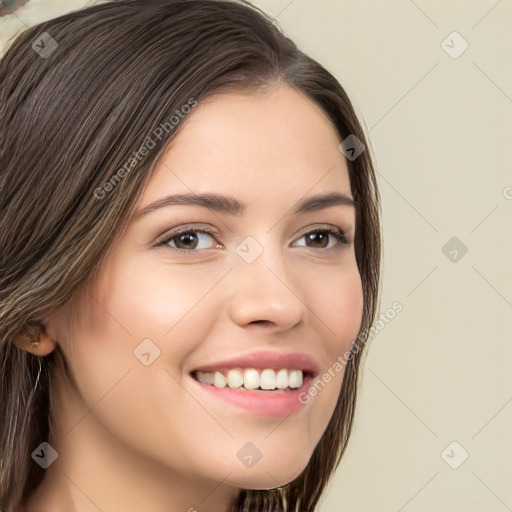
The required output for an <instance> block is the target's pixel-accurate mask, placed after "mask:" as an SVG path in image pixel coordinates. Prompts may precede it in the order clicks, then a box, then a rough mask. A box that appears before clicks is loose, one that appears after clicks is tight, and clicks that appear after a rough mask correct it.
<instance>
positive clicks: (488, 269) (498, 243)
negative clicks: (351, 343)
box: [0, 0, 512, 512]
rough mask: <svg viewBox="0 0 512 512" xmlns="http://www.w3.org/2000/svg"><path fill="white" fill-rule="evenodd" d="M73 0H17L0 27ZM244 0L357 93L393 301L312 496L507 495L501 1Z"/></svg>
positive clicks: (510, 218) (377, 507) (507, 74)
mask: <svg viewBox="0 0 512 512" xmlns="http://www.w3.org/2000/svg"><path fill="white" fill-rule="evenodd" d="M85 3H86V2H85V1H74V2H72V1H66V2H64V1H43V0H39V1H37V0H32V2H31V3H30V5H29V6H28V7H27V8H25V9H23V10H21V11H20V12H19V13H16V16H8V17H6V18H4V19H3V20H1V21H0V23H1V25H0V44H5V41H6V40H7V39H8V37H9V36H10V35H11V34H13V33H14V32H15V31H16V30H19V29H22V28H23V27H24V26H25V24H30V23H33V22H34V21H36V20H38V19H41V16H44V17H45V18H46V17H52V16H54V15H56V14H57V13H59V12H64V11H65V10H69V9H71V8H72V7H74V6H77V5H84V4H85ZM255 3H256V4H257V5H259V6H260V7H262V8H263V9H264V10H267V11H268V12H270V13H272V14H274V15H275V16H277V19H278V21H279V23H280V24H281V25H282V27H283V28H284V30H285V31H286V32H287V33H288V34H289V35H290V36H291V37H292V38H293V39H294V40H295V41H296V42H297V43H298V44H299V46H301V47H302V49H303V50H304V51H306V52H307V53H309V54H310V55H311V56H313V57H315V58H316V59H317V60H319V61H320V62H321V63H322V64H324V65H325V66H326V67H327V68H328V69H330V70H331V71H332V72H333V73H334V74H335V75H336V76H337V77H338V79H339V80H340V81H341V83H342V85H343V86H344V87H345V88H346V90H347V92H348V94H349V96H350V97H351V99H352V100H353V102H354V104H355V106H356V109H357V111H358V114H359V116H360V118H361V120H362V121H363V123H364V125H365V127H366V130H367V133H368V134H369V137H370V140H371V145H372V150H373V154H374V157H375V161H376V167H377V171H378V177H379V184H380V191H381V195H382V201H383V225H384V227H383V231H384V267H383V284H382V296H381V311H382V313H384V312H385V311H386V310H387V309H388V308H390V307H391V305H392V304H393V303H394V302H395V301H398V302H400V303H401V304H402V306H403V311H401V312H400V313H399V314H397V315H396V317H395V318H394V319H393V320H391V321H390V322H389V323H387V324H385V327H384V328H383V329H381V330H380V332H379V333H378V335H377V336H375V337H374V338H373V340H372V342H371V350H370V351H369V355H368V358H367V360H366V363H365V366H364V373H363V379H362V387H361V393H360V401H359V404H358V409H357V416H356V422H355V425H354V433H353V437H352V439H351V442H350V445H349V448H348V450H347V453H346V456H345V457H344V459H343V461H342V463H341V465H340V468H339V470H338V473H337V476H336V478H335V480H334V481H333V483H332V485H331V486H330V490H329V493H328V495H327V496H326V498H325V500H324V502H323V506H322V507H321V511H322V512H359V511H361V512H380V511H382V512H384V511H386V512H390V511H393V512H402V511H403V512H433V511H442V512H444V511H453V512H484V511H485V512H505V511H507V510H512V486H511V485H510V483H511V482H512V436H511V433H512V428H511V426H512V386H511V383H512V377H511V375H512V371H511V370H512V357H511V356H512V344H511V317H512V287H511V281H512V276H511V264H510V263H511V261H512V236H511V235H512V229H511V228H512V215H511V213H512V173H511V168H512V166H511V163H512V162H511V161H512V155H511V150H510V146H511V141H512V122H511V119H512V116H511V114H512V68H511V67H510V62H512V30H511V29H512V2H511V1H510V0H501V1H496V0H479V1H476V0H471V1H447V0H444V1H443V0H415V1H412V0H388V1H383V0H364V1H356V0H344V1H341V0H338V1H336V0H330V1H327V0H325V1H313V0H309V1H308V0H292V1H290V0H258V1H256V2H255ZM454 31H456V32H458V33H459V34H460V36H461V37H462V38H463V39H460V38H459V39H458V36H456V35H455V36H454V35H450V34H452V33H453V32H454ZM445 40H446V41H445ZM464 40H465V41H466V42H467V43H468V45H469V46H468V48H467V50H466V51H464V53H462V54H461V55H460V56H458V57H457V58H453V57H455V56H457V54H458V52H459V51H460V50H461V49H463V47H464ZM443 41H445V42H444V43H443ZM450 53H451V55H452V56H450V55H449V54H450ZM453 237H456V238H457V239H458V240H456V241H455V245H453V246H451V245H449V246H448V247H447V248H445V249H444V252H443V247H444V246H445V244H447V242H448V241H449V240H450V239H452V238H453ZM461 244H464V246H466V248H467V253H465V254H462V253H463V251H462V250H461V247H462V245H461ZM454 251H455V252H454ZM445 253H446V255H445ZM452 260H455V261H452ZM452 442H456V443H457V444H455V445H453V444H451V443H452ZM450 445H451V446H450ZM447 447H448V449H446V448H447ZM465 452H467V454H468V458H467V460H465V461H463V459H464V454H465ZM449 464H450V465H451V466H453V467H451V466H450V465H449ZM456 466H458V467H457V468H456V469H454V467H456Z"/></svg>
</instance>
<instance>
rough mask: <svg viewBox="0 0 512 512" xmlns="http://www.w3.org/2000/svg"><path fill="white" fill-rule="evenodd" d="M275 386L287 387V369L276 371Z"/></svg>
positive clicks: (279, 387)
mask: <svg viewBox="0 0 512 512" xmlns="http://www.w3.org/2000/svg"><path fill="white" fill-rule="evenodd" d="M301 373H302V372H301ZM276 387H277V389H286V388H287V387H288V370H285V369H283V370H279V371H278V372H277V374H276Z"/></svg>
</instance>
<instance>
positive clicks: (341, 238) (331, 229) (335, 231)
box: [154, 226, 351, 254]
mask: <svg viewBox="0 0 512 512" xmlns="http://www.w3.org/2000/svg"><path fill="white" fill-rule="evenodd" d="M192 233H203V234H206V235H209V236H211V237H212V238H213V239H214V240H216V238H215V237H216V233H215V232H213V231H210V230H208V229H205V228H185V229H181V230H177V231H174V232H171V233H170V234H165V235H163V238H159V239H157V240H156V242H155V244H154V245H155V246H156V247H164V246H167V247H168V248H169V249H172V250H174V251H177V252H179V253H187V254H190V253H195V252H201V251H204V250H206V249H179V248H177V247H171V246H170V245H169V242H170V241H171V240H172V239H173V238H177V237H178V236H180V235H185V234H192ZM312 233H322V234H325V233H328V234H330V235H333V236H334V237H335V238H336V239H337V240H338V242H339V244H340V245H342V246H347V245H349V244H350V242H351V241H350V240H349V239H348V238H347V236H346V235H345V233H344V232H343V231H342V230H341V229H340V228H338V227H335V226H324V227H321V228H315V229H311V230H309V231H306V232H305V233H302V235H301V236H300V237H299V238H297V240H300V239H301V238H303V237H305V236H307V235H310V234H312ZM306 248H309V249H315V247H307V246H306ZM319 249H322V250H324V251H336V250H338V249H339V247H328V248H322V247H320V248H319Z"/></svg>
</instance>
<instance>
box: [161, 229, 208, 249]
mask: <svg viewBox="0 0 512 512" xmlns="http://www.w3.org/2000/svg"><path fill="white" fill-rule="evenodd" d="M163 243H165V244H167V245H169V246H170V247H173V248H175V249H181V250H185V251H193V250H201V249H211V248H213V247H214V246H215V240H214V239H213V235H212V234H211V233H206V232H202V231H185V232H182V233H179V234H177V235H173V236H171V237H169V238H167V240H165V241H164V242H163Z"/></svg>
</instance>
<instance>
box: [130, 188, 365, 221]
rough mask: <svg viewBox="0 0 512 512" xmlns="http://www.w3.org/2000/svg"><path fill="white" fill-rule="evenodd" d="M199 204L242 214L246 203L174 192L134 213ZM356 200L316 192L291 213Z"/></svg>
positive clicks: (138, 215)
mask: <svg viewBox="0 0 512 512" xmlns="http://www.w3.org/2000/svg"><path fill="white" fill-rule="evenodd" d="M176 205H181V206H190V205H192V206H201V207H203V208H208V209H211V210H214V211H216V212H220V213H227V214H229V215H234V216H241V215H243V213H244V211H245V209H246V205H245V204H243V203H241V202H240V201H238V200H237V199H235V198H234V197H230V196H224V195H219V194H175V195H170V196H166V197H163V198H162V199H159V200H158V201H155V202H154V203H151V204H149V205H148V206H146V207H145V208H143V209H142V210H140V211H139V212H137V213H136V214H135V218H140V217H141V216H143V215H146V214H147V213H150V212H153V211H155V210H158V209H160V208H164V207H166V206H176ZM355 205H356V202H355V200H354V199H352V198H351V197H349V196H347V195H345V194H341V193H339V192H331V193H329V194H318V195H315V196H312V197H308V198H307V199H304V200H302V201H300V202H299V203H298V204H297V205H295V209H294V210H293V211H292V212H291V214H292V215H297V214H301V213H307V212H312V211H317V210H323V209H324V208H329V207H331V206H351V207H353V208H355Z"/></svg>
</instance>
